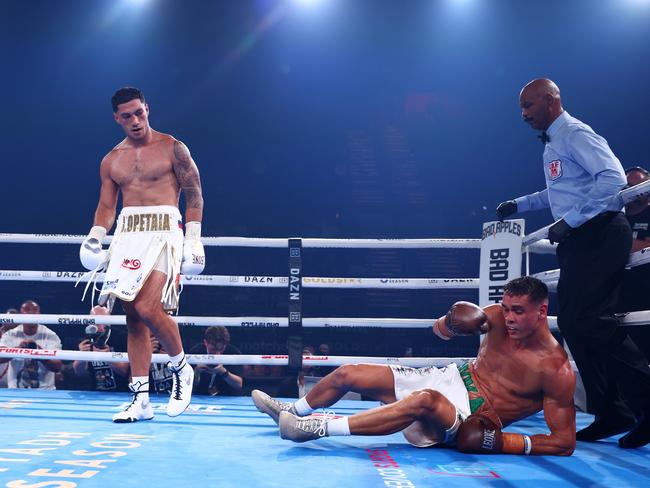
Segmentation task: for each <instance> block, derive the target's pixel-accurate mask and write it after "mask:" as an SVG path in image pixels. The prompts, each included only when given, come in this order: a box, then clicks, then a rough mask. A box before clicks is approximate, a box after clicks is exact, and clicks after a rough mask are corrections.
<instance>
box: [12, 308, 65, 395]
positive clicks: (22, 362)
mask: <svg viewBox="0 0 650 488" xmlns="http://www.w3.org/2000/svg"><path fill="white" fill-rule="evenodd" d="M20 313H21V314H40V313H41V307H40V306H39V305H38V303H36V302H35V301H33V300H26V301H25V302H24V303H23V304H22V305H21V307H20ZM0 346H6V347H21V348H25V349H61V339H59V336H57V335H56V334H55V333H54V332H53V331H52V330H50V329H49V328H47V327H45V326H44V325H41V324H20V325H18V326H17V327H14V328H12V329H10V330H7V331H6V332H4V334H3V335H2V337H1V338H0ZM6 362H9V369H8V371H7V387H8V388H34V389H40V390H54V389H56V386H55V384H54V373H56V372H58V371H60V370H61V367H62V363H61V361H59V360H56V359H49V360H42V359H41V360H35V359H11V358H0V364H2V363H6Z"/></svg>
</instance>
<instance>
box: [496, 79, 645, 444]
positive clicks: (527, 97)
mask: <svg viewBox="0 0 650 488" xmlns="http://www.w3.org/2000/svg"><path fill="white" fill-rule="evenodd" d="M519 105H520V107H521V113H522V116H523V119H524V121H525V122H527V123H528V124H530V126H531V127H532V128H533V129H536V130H540V131H542V133H541V135H540V136H539V137H540V139H541V140H542V143H543V144H544V156H543V161H544V175H545V177H546V189H545V190H542V191H539V192H536V193H533V194H531V195H526V196H523V197H519V198H517V199H515V200H510V201H507V202H503V203H501V204H500V205H499V206H498V207H497V216H498V217H499V218H500V219H503V218H505V217H507V216H509V215H512V214H513V213H515V212H525V211H528V210H537V209H542V208H549V207H550V209H551V212H552V214H553V218H554V219H555V220H556V222H555V223H554V224H553V225H552V226H551V227H550V229H549V233H548V238H549V240H550V241H551V242H557V243H558V246H557V257H558V260H559V263H560V281H559V283H558V288H557V294H558V301H559V311H558V326H559V328H560V331H561V332H562V336H563V337H564V339H565V340H566V342H567V344H568V346H569V349H570V350H571V353H572V355H573V358H574V359H575V361H576V364H577V366H578V370H579V371H580V376H581V378H582V382H583V384H584V387H585V391H586V393H587V410H588V411H589V412H591V413H593V414H595V420H594V422H593V423H592V424H591V425H589V426H588V427H586V428H585V429H582V430H581V431H579V432H578V433H577V436H576V438H577V440H581V441H596V440H599V439H603V438H606V437H609V436H612V435H615V434H619V433H622V432H626V431H629V433H627V434H626V435H625V436H623V437H621V438H620V439H619V446H620V447H623V448H636V447H641V446H644V445H645V444H647V443H649V442H650V368H649V367H648V363H647V361H645V358H644V356H643V354H642V353H641V352H640V351H639V349H638V348H637V346H636V345H635V344H634V342H632V340H631V339H630V338H629V337H628V334H627V332H626V330H625V328H623V327H618V326H617V321H616V319H615V318H614V317H613V315H612V313H613V311H614V307H615V306H616V302H617V300H618V294H619V290H620V287H621V283H622V278H623V272H624V270H625V263H626V262H627V259H628V257H629V254H630V249H631V247H632V232H631V230H630V226H629V224H628V222H627V220H626V218H625V216H624V215H623V214H622V213H621V212H620V211H619V210H620V202H619V199H618V198H617V193H618V192H619V191H620V190H622V189H623V188H624V187H625V185H626V179H625V173H624V172H623V167H622V166H621V163H620V162H619V160H618V159H617V158H616V156H614V154H613V153H612V151H611V149H610V148H609V146H608V144H607V141H606V140H605V139H604V138H602V137H601V136H599V135H598V134H596V133H595V132H594V131H593V130H592V129H591V127H589V126H588V125H586V124H584V123H583V122H581V121H580V120H578V119H576V118H574V117H572V116H570V115H569V114H568V113H567V112H565V111H564V109H563V108H562V102H561V99H560V89H559V88H558V87H557V85H556V84H555V83H554V82H553V81H551V80H548V79H536V80H533V81H531V82H530V83H528V84H527V85H526V86H524V88H523V89H522V90H521V93H520V95H519Z"/></svg>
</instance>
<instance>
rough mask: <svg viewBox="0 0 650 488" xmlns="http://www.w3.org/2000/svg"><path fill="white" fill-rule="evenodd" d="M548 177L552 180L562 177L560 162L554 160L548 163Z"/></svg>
mask: <svg viewBox="0 0 650 488" xmlns="http://www.w3.org/2000/svg"><path fill="white" fill-rule="evenodd" d="M548 176H549V178H551V179H552V180H557V179H558V178H559V177H560V176H562V161H560V160H559V159H556V160H554V161H551V162H550V163H548Z"/></svg>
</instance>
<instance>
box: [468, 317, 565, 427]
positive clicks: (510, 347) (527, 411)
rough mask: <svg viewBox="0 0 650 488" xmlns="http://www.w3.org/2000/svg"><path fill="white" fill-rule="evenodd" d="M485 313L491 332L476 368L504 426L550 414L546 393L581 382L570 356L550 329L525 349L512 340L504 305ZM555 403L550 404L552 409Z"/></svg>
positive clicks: (476, 377) (475, 373) (478, 380)
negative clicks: (540, 414) (576, 376)
mask: <svg viewBox="0 0 650 488" xmlns="http://www.w3.org/2000/svg"><path fill="white" fill-rule="evenodd" d="M485 313H486V314H487V316H488V321H489V323H490V332H489V333H488V334H486V335H485V336H484V339H483V341H482V342H481V345H480V347H479V351H478V354H477V356H476V361H475V362H474V364H473V365H472V367H471V368H470V371H471V372H472V374H473V377H474V380H475V381H476V383H477V385H478V387H479V388H480V389H481V390H482V391H483V392H484V394H485V396H486V397H487V398H488V399H489V401H490V403H491V406H492V408H493V409H494V411H495V412H496V414H497V415H498V416H499V419H500V420H501V422H502V423H503V425H508V424H511V423H513V422H515V421H517V420H520V419H522V418H525V417H528V416H529V415H532V414H534V413H536V412H539V411H540V410H542V409H544V410H545V411H546V407H547V405H545V404H544V401H545V393H546V392H550V393H553V392H555V390H556V389H559V390H560V393H561V392H564V390H566V389H567V388H569V389H570V388H571V386H572V385H573V384H574V382H575V379H574V375H573V370H572V369H571V364H570V363H569V360H568V357H567V354H566V352H565V351H564V349H563V348H562V347H561V346H560V344H559V343H558V342H557V341H556V340H555V338H554V337H553V335H552V334H551V333H550V331H549V330H548V327H547V326H546V325H544V326H543V327H541V328H540V329H539V332H538V333H537V334H536V335H535V336H533V338H531V340H529V341H527V342H526V343H525V344H522V343H521V342H520V341H517V340H513V339H512V338H511V337H510V335H509V334H508V329H507V327H506V321H505V318H504V313H503V311H502V306H501V305H492V306H490V307H487V308H485ZM544 321H546V319H544ZM565 396H566V395H565ZM551 402H552V400H551V399H547V403H548V404H549V405H548V406H549V407H551V408H552V405H550V403H551Z"/></svg>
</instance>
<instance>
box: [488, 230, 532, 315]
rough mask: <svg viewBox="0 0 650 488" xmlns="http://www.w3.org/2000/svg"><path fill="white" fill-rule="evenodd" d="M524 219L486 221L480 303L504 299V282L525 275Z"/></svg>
mask: <svg viewBox="0 0 650 488" xmlns="http://www.w3.org/2000/svg"><path fill="white" fill-rule="evenodd" d="M523 238H524V220H523V219H517V220H505V221H503V222H486V223H484V224H483V234H482V241H481V266H480V275H479V305H480V306H481V307H485V306H487V305H490V304H493V303H501V298H502V297H503V287H504V285H505V284H506V283H507V282H508V281H510V280H512V279H513V278H518V277H519V276H521V246H522V242H523Z"/></svg>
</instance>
